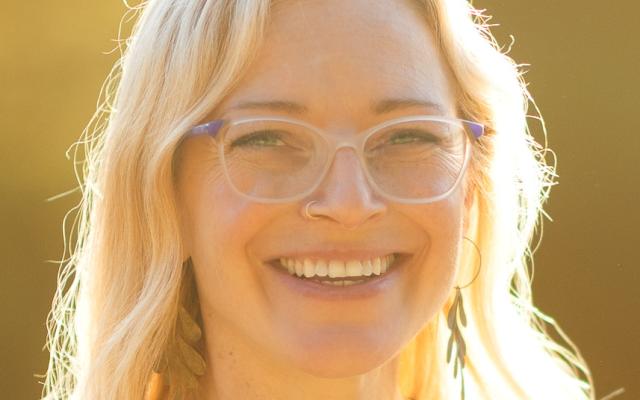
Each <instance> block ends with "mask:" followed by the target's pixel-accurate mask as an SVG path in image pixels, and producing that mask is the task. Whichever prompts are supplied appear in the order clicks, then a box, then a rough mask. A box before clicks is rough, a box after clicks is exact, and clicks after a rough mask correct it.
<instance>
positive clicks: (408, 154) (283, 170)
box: [223, 120, 466, 199]
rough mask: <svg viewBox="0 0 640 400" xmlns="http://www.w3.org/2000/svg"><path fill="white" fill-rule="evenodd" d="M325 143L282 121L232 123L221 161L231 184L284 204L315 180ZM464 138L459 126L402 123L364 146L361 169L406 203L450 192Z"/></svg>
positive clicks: (312, 133)
mask: <svg viewBox="0 0 640 400" xmlns="http://www.w3.org/2000/svg"><path fill="white" fill-rule="evenodd" d="M330 150H331V149H330V148H329V144H328V142H327V141H326V140H324V138H323V137H322V136H320V135H319V134H318V133H317V132H315V131H313V130H311V129H309V128H308V127H305V126H302V125H298V124H295V123H291V122H286V121H270V120H253V121H245V122H240V123H237V124H232V125H231V126H230V127H229V128H228V130H227V131H226V133H225V135H224V142H223V156H224V161H225V166H226V169H227V173H228V175H229V178H230V180H231V182H232V184H233V185H234V186H235V187H236V188H237V189H238V190H239V191H240V192H242V193H244V194H246V195H249V196H251V197H255V198H266V199H283V198H289V197H293V196H296V195H298V194H300V193H303V192H305V191H306V190H308V189H310V188H311V186H312V185H314V184H316V183H317V181H318V179H320V174H322V173H323V171H324V170H325V167H326V164H327V159H328V157H329V156H330V155H331V154H330ZM465 152H466V133H465V127H464V125H463V124H462V122H457V121H456V122H454V121H433V120H416V121H404V122H400V123H396V124H393V125H390V126H387V127H385V128H383V129H380V130H377V131H376V132H375V133H373V134H372V135H371V136H369V137H368V139H367V141H366V142H365V144H364V152H363V156H364V161H365V164H366V165H365V168H366V169H367V170H368V172H369V175H370V177H371V178H372V179H373V181H374V182H375V184H376V185H377V186H378V188H379V189H380V190H382V191H384V192H385V193H387V194H389V195H392V196H395V197H399V198H406V199H428V198H432V197H436V196H439V195H441V194H443V193H446V192H447V191H448V190H450V189H451V188H452V187H453V185H454V184H455V182H456V181H457V179H458V177H459V176H460V174H461V173H462V170H463V167H464V161H465V154H466V153H465Z"/></svg>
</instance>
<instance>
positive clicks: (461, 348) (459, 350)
mask: <svg viewBox="0 0 640 400" xmlns="http://www.w3.org/2000/svg"><path fill="white" fill-rule="evenodd" d="M463 238H464V239H466V240H468V241H470V242H471V244H473V247H475V248H476V251H477V252H478V260H479V264H480V265H479V266H478V271H477V272H476V274H475V276H474V277H473V279H472V280H471V282H469V283H468V284H466V285H464V286H462V287H460V286H456V287H455V289H456V297H455V299H454V300H453V305H452V306H451V308H450V309H449V313H448V314H447V325H448V326H449V329H450V330H451V337H449V343H448V344H447V364H449V362H450V360H451V350H452V347H453V342H454V341H455V343H456V359H455V362H454V366H453V377H454V378H456V377H457V376H458V367H459V368H460V380H461V385H462V388H461V397H462V400H464V374H463V369H464V357H465V354H466V345H465V343H464V339H463V338H462V332H461V331H460V327H459V326H458V317H460V323H462V326H465V327H466V326H467V316H466V315H465V313H464V304H463V302H462V293H461V292H460V289H464V288H466V287H467V286H469V285H471V284H472V283H473V282H474V281H475V280H476V278H477V277H478V274H480V268H481V267H482V255H481V253H480V249H479V248H478V246H477V245H476V244H475V243H474V241H473V240H471V239H469V238H467V237H463Z"/></svg>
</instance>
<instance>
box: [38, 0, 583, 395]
mask: <svg viewBox="0 0 640 400" xmlns="http://www.w3.org/2000/svg"><path fill="white" fill-rule="evenodd" d="M274 1H277V0H274ZM411 1H412V2H413V3H414V5H417V6H418V7H419V9H420V11H421V12H423V14H424V18H425V20H426V21H427V23H428V24H429V25H430V27H431V28H432V29H433V31H434V33H435V37H436V40H437V42H438V45H439V47H440V49H441V51H442V53H443V55H444V57H445V60H446V61H447V64H448V67H449V68H450V69H451V71H452V72H453V76H454V78H455V82H454V83H455V87H456V90H457V92H456V93H457V104H458V107H459V113H460V114H461V115H462V116H464V117H467V118H469V119H473V120H476V121H479V122H481V123H483V124H485V126H486V127H487V128H486V134H485V136H483V137H482V138H481V139H480V140H479V141H478V142H477V143H475V144H474V147H473V149H472V156H471V160H470V164H469V169H468V173H467V178H468V179H467V181H465V183H466V184H467V185H468V186H467V187H468V188H469V189H470V190H471V192H470V193H473V196H472V201H471V203H470V206H471V210H472V213H471V220H470V227H471V229H470V231H469V234H468V236H469V237H470V238H471V239H473V240H474V241H475V242H476V243H477V245H478V248H479V250H480V252H481V260H482V272H481V274H480V275H479V276H478V279H476V280H475V281H474V283H473V285H471V286H469V287H468V288H467V289H465V292H464V294H465V303H466V304H467V318H468V325H467V327H466V329H465V330H464V332H463V334H464V339H465V341H466V343H467V356H466V357H467V358H466V362H465V366H466V368H465V372H467V371H468V372H467V379H466V380H465V383H466V393H467V395H468V396H469V398H473V399H476V398H477V399H492V400H495V399H510V400H511V399H535V400H550V399H563V400H584V399H590V400H594V399H595V389H594V387H593V382H592V378H591V372H590V371H589V368H588V366H587V364H586V362H585V361H584V359H583V358H582V356H581V355H580V352H579V351H578V349H577V348H576V346H575V345H574V344H573V343H572V342H571V341H570V340H569V338H568V337H567V336H566V335H565V334H564V333H563V332H562V330H561V329H560V328H559V326H558V324H557V323H556V322H555V321H554V320H553V319H552V318H550V317H549V316H547V315H545V314H544V313H542V312H541V311H540V310H538V309H537V308H536V307H535V306H534V305H533V301H532V293H531V276H530V269H529V266H530V265H531V270H532V269H533V259H532V256H533V252H534V251H535V249H533V250H532V249H531V244H532V241H533V238H534V234H535V232H536V229H537V227H538V226H540V227H541V226H542V218H541V216H542V215H543V214H544V215H546V213H544V211H543V208H542V206H543V203H544V202H545V200H546V199H547V198H548V195H549V192H550V188H551V186H553V185H554V184H555V183H556V182H554V180H553V179H554V177H557V175H556V174H555V165H548V164H547V162H546V160H545V158H546V155H547V153H548V152H549V151H550V150H549V149H548V148H547V146H546V130H545V129H544V121H543V120H542V118H541V117H540V113H539V111H538V109H537V107H535V109H536V112H537V115H536V116H534V117H533V118H531V116H529V115H528V114H527V112H528V111H527V110H528V107H529V105H530V104H533V105H534V106H535V102H533V99H532V97H531V96H530V94H529V92H528V91H527V89H526V83H525V81H524V79H523V71H522V70H521V66H520V65H518V64H516V63H515V62H514V61H513V60H512V59H511V58H510V57H509V56H507V54H506V53H505V52H503V51H502V49H501V48H500V47H499V45H498V44H497V42H496V40H495V38H494V37H493V36H492V34H491V32H490V29H489V27H490V25H489V24H488V23H487V22H488V21H489V17H488V16H487V15H485V14H484V10H477V9H475V8H474V7H473V6H472V5H471V4H469V3H468V2H467V1H465V0H411ZM125 4H126V0H125ZM272 6H273V2H272V1H270V0H208V1H207V0H188V1H186V0H149V1H145V2H143V3H142V4H140V5H137V6H129V5H128V4H127V7H128V8H129V11H128V13H127V14H125V17H124V18H123V21H128V20H131V19H132V18H136V19H135V21H136V22H135V24H134V26H133V29H132V33H131V35H130V36H129V38H128V39H127V40H126V41H121V42H124V45H121V47H120V49H121V57H120V59H119V60H118V62H116V64H115V65H114V67H113V69H112V71H111V73H110V74H109V76H108V77H107V79H106V81H105V83H104V86H103V88H102V91H101V95H100V98H99V107H98V110H97V112H96V113H95V115H94V116H93V118H92V120H91V122H90V123H89V124H88V126H87V128H86V129H85V130H84V132H83V134H82V136H81V138H80V140H79V141H78V142H76V143H74V145H73V146H72V148H73V149H74V153H73V158H74V165H77V166H80V169H79V170H76V175H77V177H78V182H79V189H80V190H81V192H82V198H81V200H80V203H79V204H78V205H77V206H76V207H75V208H74V209H73V210H77V214H76V219H75V220H74V224H73V227H72V234H71V235H70V236H69V238H68V241H67V238H66V237H65V243H66V244H65V253H66V248H67V245H68V247H69V252H70V256H69V257H68V258H67V259H65V257H64V256H63V260H62V261H61V266H60V272H59V277H58V278H59V279H58V289H57V291H56V294H55V296H54V299H53V300H54V301H53V306H52V310H51V312H50V314H49V316H48V319H47V328H48V337H47V347H48V349H49V351H50V362H49V366H48V369H47V372H46V375H44V377H45V381H44V387H43V398H45V399H82V400H85V399H92V400H100V399H119V400H138V399H142V398H144V396H145V391H146V388H147V385H148V382H149V381H150V379H151V377H152V368H153V366H154V365H155V363H156V360H158V358H159V357H160V355H161V354H162V353H163V351H164V349H165V348H166V346H168V345H169V344H170V342H171V338H172V337H173V336H174V335H175V332H176V319H177V315H178V308H179V305H180V300H181V296H182V295H183V294H182V292H183V290H184V289H183V287H185V285H184V282H186V279H187V277H186V275H185V272H184V268H182V262H183V260H184V254H183V248H182V243H181V241H180V240H176V238H179V237H180V223H179V221H180V215H179V211H178V207H177V199H176V193H175V188H174V182H175V177H174V172H175V157H174V153H175V150H176V148H177V146H178V144H179V142H180V140H181V138H182V137H183V136H184V135H185V133H186V132H187V131H188V129H189V128H190V127H192V126H194V125H196V124H197V123H200V122H201V121H202V120H203V119H204V118H206V116H207V114H208V113H209V112H210V111H211V110H212V109H214V108H215V106H216V105H217V104H218V103H219V101H220V100H221V99H222V98H223V97H224V96H225V95H226V94H227V93H229V91H230V90H232V88H233V87H234V84H236V83H237V82H238V80H239V79H240V78H241V76H242V74H243V72H245V71H246V68H247V67H248V65H249V64H250V62H251V60H252V55H254V54H255V53H256V51H255V50H256V48H257V47H258V46H259V45H260V43H261V40H263V35H264V31H265V26H266V23H267V21H268V18H269V13H270V10H271V8H272ZM528 118H529V119H535V120H536V121H539V122H540V123H541V126H542V129H543V132H544V136H545V145H544V146H542V145H540V144H539V143H537V142H536V140H535V139H534V138H533V136H532V134H531V132H530V130H529V127H528V120H529V119H528ZM70 149H71V148H70ZM83 155H84V157H83ZM73 210H72V211H73ZM547 217H548V216H547ZM65 221H66V217H65ZM74 233H75V234H77V237H76V238H75V240H73V234H74ZM540 237H541V235H540ZM467 250H470V251H467ZM471 250H472V249H471V248H469V249H466V248H465V249H463V252H462V253H463V254H462V257H461V259H460V260H461V261H460V262H461V264H460V274H461V275H462V276H469V277H471V276H473V275H474V271H475V268H477V263H478V262H479V261H480V260H479V258H478V257H477V255H476V253H475V252H473V251H471ZM531 272H532V271H531ZM189 289H191V290H192V289H193V287H187V290H189ZM159 294H160V295H159ZM452 301H453V294H452V296H451V298H450V299H449V300H448V301H447V302H446V304H444V305H443V308H442V310H441V311H440V312H439V313H438V314H436V316H435V317H434V318H433V319H432V320H431V321H429V323H427V324H426V325H425V327H424V328H423V329H422V330H421V331H420V332H419V333H418V334H417V335H416V336H415V337H414V338H413V339H412V340H411V341H410V342H409V343H408V344H407V345H406V346H405V348H403V349H402V351H401V353H400V368H399V370H398V385H399V387H400V389H401V391H402V393H403V394H404V395H405V396H407V397H409V398H412V399H416V400H428V399H436V398H446V399H450V398H454V396H457V395H458V392H459V390H460V388H459V386H458V384H457V382H456V381H454V378H453V377H452V375H453V374H452V373H451V370H450V369H449V367H448V365H447V363H446V362H445V354H444V353H445V348H446V342H447V333H448V331H447V326H446V312H447V311H448V309H449V308H450V307H451V305H452ZM548 327H553V328H555V329H556V331H557V332H558V333H559V335H560V336H561V337H562V338H563V340H565V341H566V344H561V343H558V342H556V341H555V340H554V339H553V338H552V337H551V334H550V333H549V332H548V331H547V328H548ZM178 385H181V383H180V382H179V383H178Z"/></svg>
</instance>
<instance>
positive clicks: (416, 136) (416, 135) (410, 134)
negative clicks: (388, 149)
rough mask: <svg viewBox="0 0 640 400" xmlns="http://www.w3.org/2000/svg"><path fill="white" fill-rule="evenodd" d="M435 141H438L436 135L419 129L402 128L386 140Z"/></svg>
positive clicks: (406, 141) (395, 141)
mask: <svg viewBox="0 0 640 400" xmlns="http://www.w3.org/2000/svg"><path fill="white" fill-rule="evenodd" d="M437 142H439V138H438V137H437V136H436V135H434V134H432V133H429V132H427V131H424V130H420V129H410V130H402V131H400V132H398V133H394V134H393V135H392V136H391V137H390V138H389V141H388V143H389V144H406V143H437Z"/></svg>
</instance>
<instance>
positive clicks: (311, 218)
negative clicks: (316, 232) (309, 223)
mask: <svg viewBox="0 0 640 400" xmlns="http://www.w3.org/2000/svg"><path fill="white" fill-rule="evenodd" d="M313 203H317V201H316V200H311V201H310V202H308V203H307V205H306V206H304V216H305V217H306V218H307V219H310V220H314V219H320V217H314V216H312V215H311V214H309V206H310V205H311V204H313Z"/></svg>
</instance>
